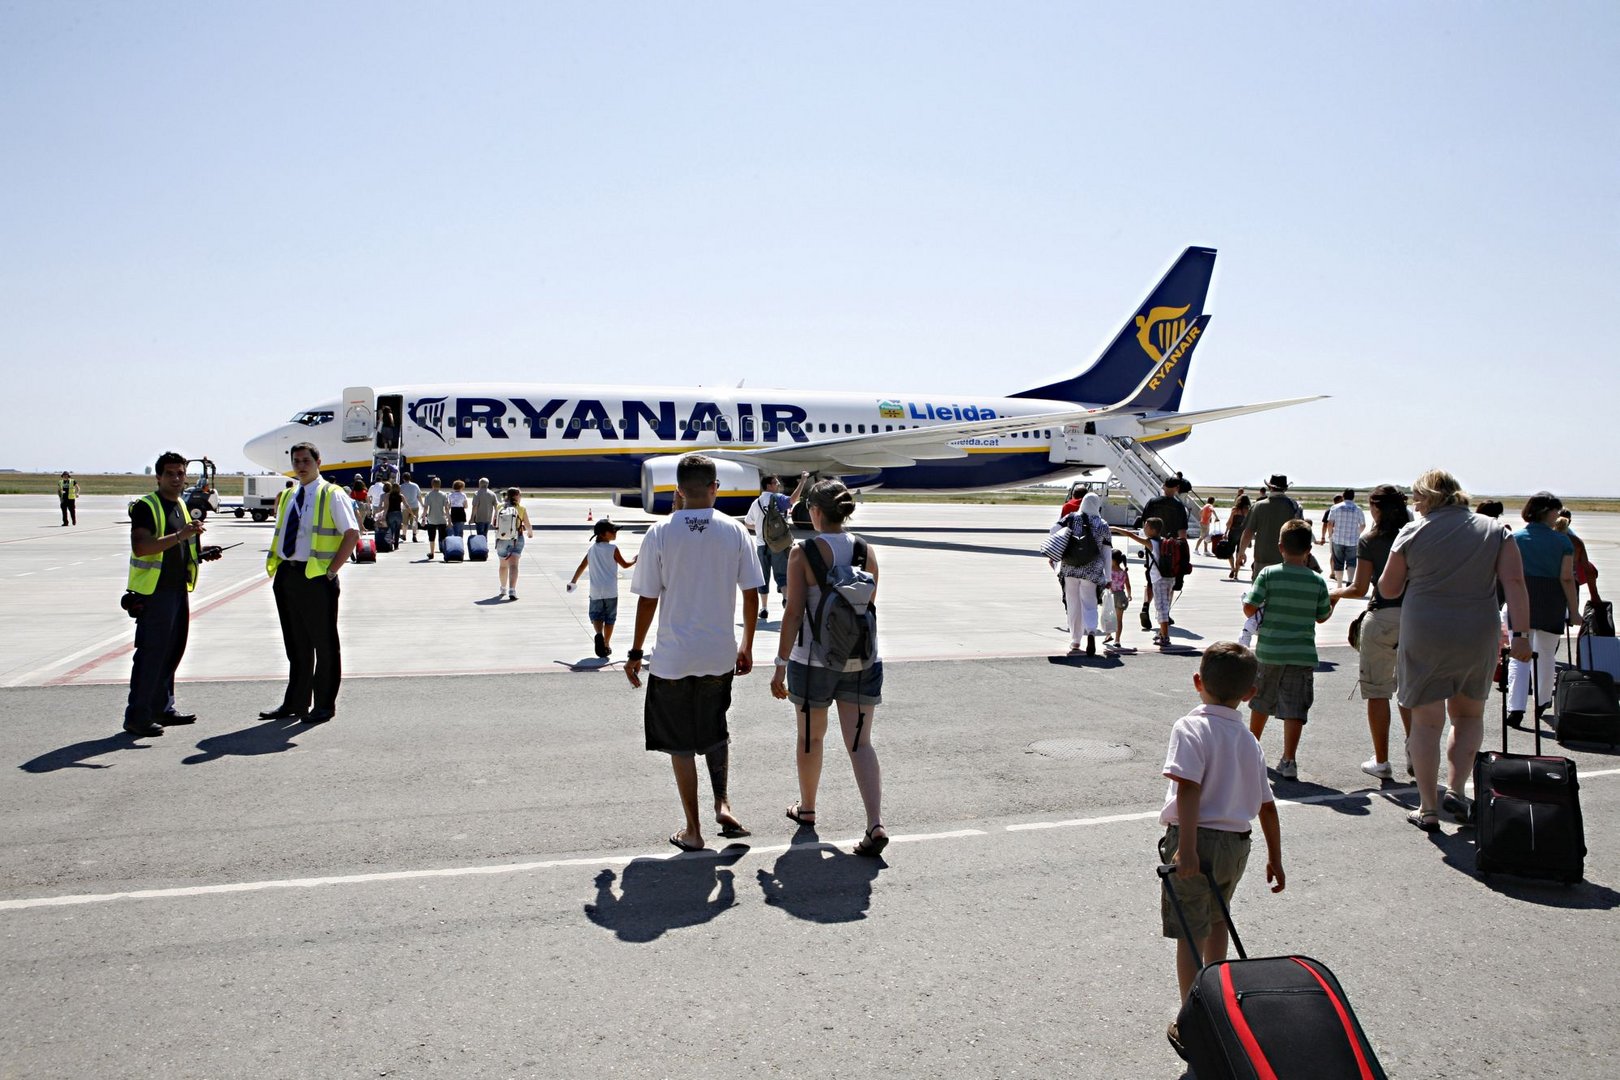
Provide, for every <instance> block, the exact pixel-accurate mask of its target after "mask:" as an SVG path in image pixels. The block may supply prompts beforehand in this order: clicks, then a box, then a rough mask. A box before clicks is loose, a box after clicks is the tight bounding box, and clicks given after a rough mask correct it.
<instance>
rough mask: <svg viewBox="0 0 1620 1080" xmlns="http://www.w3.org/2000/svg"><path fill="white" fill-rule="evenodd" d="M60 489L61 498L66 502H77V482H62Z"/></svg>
mask: <svg viewBox="0 0 1620 1080" xmlns="http://www.w3.org/2000/svg"><path fill="white" fill-rule="evenodd" d="M60 488H61V493H62V498H64V499H68V500H77V499H78V497H79V482H78V481H77V480H73V479H68V480H63V481H62V483H61V485H60Z"/></svg>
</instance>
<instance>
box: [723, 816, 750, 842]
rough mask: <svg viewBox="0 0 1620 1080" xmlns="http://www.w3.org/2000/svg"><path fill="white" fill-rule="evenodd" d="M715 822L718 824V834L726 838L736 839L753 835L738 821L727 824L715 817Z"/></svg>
mask: <svg viewBox="0 0 1620 1080" xmlns="http://www.w3.org/2000/svg"><path fill="white" fill-rule="evenodd" d="M715 824H716V825H718V826H720V835H721V836H723V837H725V838H726V839H727V840H736V839H738V838H739V837H743V836H753V835H754V834H753V833H751V832H749V831H748V829H747V827H746V826H744V825H743V824H742V822H740V821H733V822H731V823H730V824H727V823H726V822H724V821H721V820H719V819H718V818H717V819H716V820H715Z"/></svg>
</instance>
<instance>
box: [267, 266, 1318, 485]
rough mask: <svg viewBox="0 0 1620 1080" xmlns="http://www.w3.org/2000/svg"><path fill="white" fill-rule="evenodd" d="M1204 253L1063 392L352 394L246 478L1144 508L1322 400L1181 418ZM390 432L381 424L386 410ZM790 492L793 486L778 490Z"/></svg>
mask: <svg viewBox="0 0 1620 1080" xmlns="http://www.w3.org/2000/svg"><path fill="white" fill-rule="evenodd" d="M1215 254H1216V253H1215V250H1214V249H1213V248H1206V247H1189V248H1187V249H1186V250H1185V251H1184V252H1182V254H1181V255H1180V256H1179V257H1178V258H1177V259H1176V260H1175V261H1174V263H1172V265H1171V266H1170V269H1169V270H1168V271H1166V272H1165V274H1164V276H1163V277H1162V278H1161V279H1160V280H1159V282H1158V284H1157V285H1155V286H1154V287H1153V289H1152V290H1151V291H1150V292H1149V293H1148V295H1147V297H1146V299H1144V300H1143V302H1142V303H1141V305H1140V306H1138V307H1137V308H1136V310H1135V311H1133V312H1132V313H1131V315H1130V317H1129V318H1127V319H1126V321H1125V325H1124V326H1123V327H1121V329H1120V331H1119V333H1118V334H1116V335H1115V336H1114V338H1113V340H1112V341H1111V342H1110V344H1109V345H1108V347H1107V348H1106V349H1104V350H1103V352H1102V354H1101V355H1100V356H1099V357H1098V358H1097V359H1096V360H1095V361H1094V362H1093V363H1092V364H1091V365H1090V366H1089V367H1087V368H1086V369H1084V370H1083V371H1080V372H1078V373H1077V374H1074V375H1072V376H1069V377H1067V378H1064V379H1060V380H1058V381H1056V382H1051V383H1047V384H1045V385H1042V386H1037V387H1034V388H1032V389H1028V390H1022V391H1018V392H1016V393H1013V394H1010V395H1008V396H1004V397H992V396H980V395H965V396H964V395H960V394H939V393H900V392H896V393H882V394H873V393H849V392H843V391H836V390H777V389H765V388H756V387H749V388H746V389H744V388H741V387H738V388H734V389H721V388H715V387H660V386H635V387H626V386H613V385H608V384H593V385H563V384H550V383H534V384H522V385H519V384H506V383H500V384H496V383H454V384H449V383H446V384H435V385H416V386H401V387H395V388H391V389H383V390H380V391H376V390H373V389H372V388H370V387H350V388H348V389H346V390H345V391H344V394H343V397H342V399H341V400H339V401H330V402H326V403H324V404H319V405H312V406H310V407H309V408H307V409H302V410H300V411H299V412H298V414H297V415H295V416H294V417H293V418H292V419H291V420H290V421H288V422H287V423H285V424H283V425H281V426H280V427H277V428H274V429H272V430H270V431H267V432H265V433H264V434H263V435H260V436H258V437H257V438H254V439H252V440H250V441H249V442H248V443H247V444H246V445H245V446H244V447H243V453H244V454H245V455H246V456H247V457H248V459H249V460H250V461H253V462H255V463H256V464H258V465H260V466H262V467H264V468H266V469H271V470H274V471H278V472H285V471H287V469H288V452H289V450H290V449H291V447H292V446H293V444H294V443H298V442H310V443H313V444H314V445H315V446H317V447H318V448H319V449H320V452H321V463H322V464H321V471H322V474H323V475H325V476H327V477H328V478H331V479H340V478H345V477H347V476H348V475H349V474H352V473H354V472H356V471H362V470H371V469H373V468H375V467H379V466H382V465H389V466H392V467H394V468H396V469H401V468H402V469H408V470H410V471H412V473H413V475H414V478H415V479H417V480H418V481H425V480H426V479H427V477H428V476H430V475H435V474H437V475H440V476H442V477H443V482H444V484H445V486H447V487H448V486H449V483H450V481H451V480H452V479H454V478H463V479H467V480H469V481H470V480H471V479H473V478H477V477H487V478H488V479H489V481H490V483H491V485H492V486H494V487H496V488H503V487H508V486H516V487H520V488H523V489H525V490H531V491H532V490H547V491H569V490H583V491H602V490H608V491H612V492H614V493H615V494H614V502H615V504H616V505H618V506H622V507H632V508H640V509H643V510H646V511H648V512H650V513H654V514H667V513H669V512H670V510H671V509H672V505H673V497H674V489H675V466H676V463H677V462H678V461H679V460H680V458H681V457H682V456H684V455H686V454H689V453H693V452H702V453H704V454H706V455H707V456H709V457H710V458H713V459H715V462H716V466H717V468H718V470H719V474H720V496H719V499H718V501H717V505H718V506H719V508H720V509H721V510H724V511H726V512H728V513H738V514H740V513H742V512H744V511H745V510H746V509H747V507H748V504H749V503H750V502H751V501H752V500H753V499H754V498H756V497H757V496H758V494H759V491H760V480H761V477H763V476H770V475H781V476H784V477H793V476H795V475H796V474H798V473H801V472H808V473H810V474H812V475H817V476H837V477H839V478H840V479H842V480H843V481H844V482H845V483H846V484H848V485H849V487H850V488H852V489H856V490H872V489H875V488H880V487H881V488H883V489H885V490H887V491H905V492H966V491H986V490H996V489H1001V488H1007V487H1016V486H1023V485H1028V484H1034V483H1039V482H1041V481H1048V480H1059V479H1067V478H1070V477H1074V476H1080V475H1086V474H1089V473H1091V472H1093V471H1095V470H1097V469H1108V470H1110V472H1111V473H1112V475H1113V476H1114V477H1115V478H1116V479H1119V480H1120V481H1121V482H1122V483H1123V484H1124V486H1126V487H1127V489H1128V490H1129V491H1130V493H1131V495H1132V497H1133V498H1135V499H1137V501H1138V502H1141V501H1144V500H1145V497H1146V496H1148V495H1154V494H1158V493H1159V490H1160V488H1161V486H1162V482H1163V479H1164V478H1165V477H1167V476H1169V475H1172V474H1171V472H1170V470H1169V467H1168V466H1167V465H1166V464H1165V463H1164V462H1163V460H1162V459H1161V458H1159V457H1158V454H1157V450H1160V449H1163V448H1165V447H1169V446H1174V445H1177V444H1179V443H1181V442H1183V441H1185V440H1186V438H1187V436H1188V434H1189V432H1190V431H1191V429H1192V427H1193V426H1195V425H1197V424H1204V423H1209V422H1211V421H1215V420H1224V419H1228V418H1230V417H1235V416H1245V415H1248V414H1251V413H1258V412H1264V411H1266V410H1268V409H1280V408H1284V407H1287V406H1290V405H1298V404H1302V403H1304V402H1308V401H1315V400H1318V399H1319V398H1320V397H1322V396H1324V395H1314V396H1311V397H1300V398H1288V399H1284V400H1277V401H1265V402H1259V403H1255V404H1250V405H1236V406H1230V407H1225V408H1216V409H1202V410H1196V411H1191V412H1183V411H1182V410H1181V397H1182V391H1183V390H1184V388H1185V385H1186V378H1187V371H1188V369H1189V367H1190V366H1191V362H1192V356H1193V352H1194V349H1195V348H1196V346H1197V345H1198V343H1199V341H1201V340H1202V339H1203V337H1204V334H1205V331H1206V330H1207V328H1208V326H1209V321H1210V315H1209V314H1207V313H1206V312H1205V311H1204V304H1205V299H1206V296H1207V294H1208V291H1209V284H1210V279H1211V277H1212V275H1213V273H1214V269H1215ZM385 409H386V410H388V413H389V415H391V416H392V417H393V418H394V419H395V424H394V425H393V426H387V425H384V424H382V423H381V422H380V421H379V419H378V418H379V417H380V416H382V415H383V411H384V410H385ZM789 488H791V483H790V484H789Z"/></svg>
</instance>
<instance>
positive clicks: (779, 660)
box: [775, 656, 788, 668]
mask: <svg viewBox="0 0 1620 1080" xmlns="http://www.w3.org/2000/svg"><path fill="white" fill-rule="evenodd" d="M775 659H776V666H777V667H779V668H785V667H787V666H788V658H787V657H785V656H778V657H776V658H775Z"/></svg>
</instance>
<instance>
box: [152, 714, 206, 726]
mask: <svg viewBox="0 0 1620 1080" xmlns="http://www.w3.org/2000/svg"><path fill="white" fill-rule="evenodd" d="M157 722H158V723H160V724H162V725H163V726H164V727H174V726H175V725H176V724H195V723H196V722H197V714H196V713H179V712H166V713H164V714H163V715H162V716H160V717H158V719H157Z"/></svg>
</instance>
